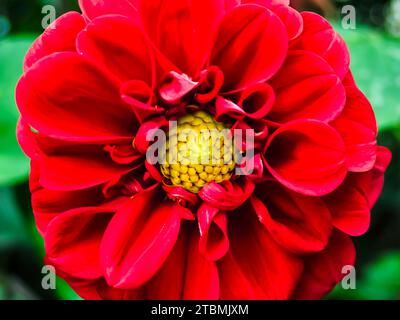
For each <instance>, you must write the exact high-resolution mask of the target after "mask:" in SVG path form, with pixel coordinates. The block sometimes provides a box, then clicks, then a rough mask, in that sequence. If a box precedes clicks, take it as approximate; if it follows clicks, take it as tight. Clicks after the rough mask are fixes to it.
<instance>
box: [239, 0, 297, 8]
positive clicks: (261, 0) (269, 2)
mask: <svg viewBox="0 0 400 320" xmlns="http://www.w3.org/2000/svg"><path fill="white" fill-rule="evenodd" d="M241 3H242V4H245V3H254V4H259V5H261V6H264V7H267V8H268V7H272V6H275V5H280V4H282V5H285V6H288V5H289V3H290V0H241Z"/></svg>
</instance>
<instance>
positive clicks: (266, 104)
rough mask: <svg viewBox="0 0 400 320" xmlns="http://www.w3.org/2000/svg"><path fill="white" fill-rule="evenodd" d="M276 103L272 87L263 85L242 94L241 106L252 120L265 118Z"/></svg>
mask: <svg viewBox="0 0 400 320" xmlns="http://www.w3.org/2000/svg"><path fill="white" fill-rule="evenodd" d="M274 103H275V93H274V90H273V89H272V87H271V86H270V85H268V84H266V83H261V84H258V85H255V86H254V87H250V88H248V89H246V90H244V91H243V92H241V93H240V97H239V105H240V106H241V107H242V109H243V111H244V112H245V115H246V116H247V117H249V118H252V119H261V118H264V117H265V116H266V115H267V114H268V112H269V111H271V108H272V106H273V104H274Z"/></svg>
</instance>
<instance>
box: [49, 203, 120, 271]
mask: <svg viewBox="0 0 400 320" xmlns="http://www.w3.org/2000/svg"><path fill="white" fill-rule="evenodd" d="M110 210H111V208H109V209H107V208H80V209H75V210H72V211H70V212H66V213H64V214H61V215H59V216H58V217H57V218H55V219H54V220H53V221H52V222H51V223H50V224H49V226H48V228H47V231H46V234H45V236H44V240H45V247H46V254H47V259H48V260H49V261H50V262H51V264H53V265H54V266H56V267H57V268H59V269H60V270H62V271H63V272H65V273H67V274H69V275H71V276H73V277H77V278H82V279H96V278H99V277H100V276H101V275H102V274H103V269H102V267H101V263H100V243H101V238H102V236H103V232H104V230H105V229H106V227H107V224H108V223H109V221H110V219H111V213H110V212H112V211H110Z"/></svg>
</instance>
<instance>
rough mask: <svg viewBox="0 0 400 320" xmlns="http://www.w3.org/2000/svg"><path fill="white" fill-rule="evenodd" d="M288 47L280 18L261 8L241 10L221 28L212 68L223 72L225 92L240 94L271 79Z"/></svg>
mask: <svg viewBox="0 0 400 320" xmlns="http://www.w3.org/2000/svg"><path fill="white" fill-rule="evenodd" d="M287 47H288V36H287V32H286V28H285V26H284V25H283V23H282V21H281V20H280V19H279V17H278V16H276V15H275V14H274V13H273V12H271V11H270V10H268V9H266V8H263V7H260V6H256V5H244V6H239V7H237V8H235V9H233V10H232V11H231V12H229V13H228V14H227V15H226V16H225V17H224V19H223V21H222V23H221V25H220V27H219V30H218V36H217V39H216V42H215V46H214V49H213V51H212V55H211V64H212V65H217V66H219V67H220V68H221V70H222V71H223V72H224V75H225V84H224V87H223V90H224V91H232V90H239V89H243V88H247V87H249V86H251V85H254V84H256V83H260V82H263V81H266V80H268V79H269V78H271V77H272V76H273V75H274V74H275V73H276V71H277V70H278V69H279V68H280V67H281V65H282V63H283V61H284V59H285V57H286V53H287Z"/></svg>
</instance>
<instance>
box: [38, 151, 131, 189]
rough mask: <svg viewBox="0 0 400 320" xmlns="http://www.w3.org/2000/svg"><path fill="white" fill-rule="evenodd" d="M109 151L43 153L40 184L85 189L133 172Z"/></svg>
mask: <svg viewBox="0 0 400 320" xmlns="http://www.w3.org/2000/svg"><path fill="white" fill-rule="evenodd" d="M131 170H132V168H131V167H129V166H121V165H118V164H115V163H114V162H113V161H112V160H111V159H110V158H109V157H107V155H106V154H105V153H97V154H96V153H94V154H90V153H89V154H61V155H43V156H42V157H41V160H40V172H41V176H40V184H41V185H43V186H44V187H46V188H49V189H53V190H63V191H69V190H81V189H85V188H90V187H93V186H97V185H100V184H103V183H106V182H109V181H111V180H115V179H117V178H118V177H120V176H122V175H124V174H125V173H127V172H129V171H131Z"/></svg>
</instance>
